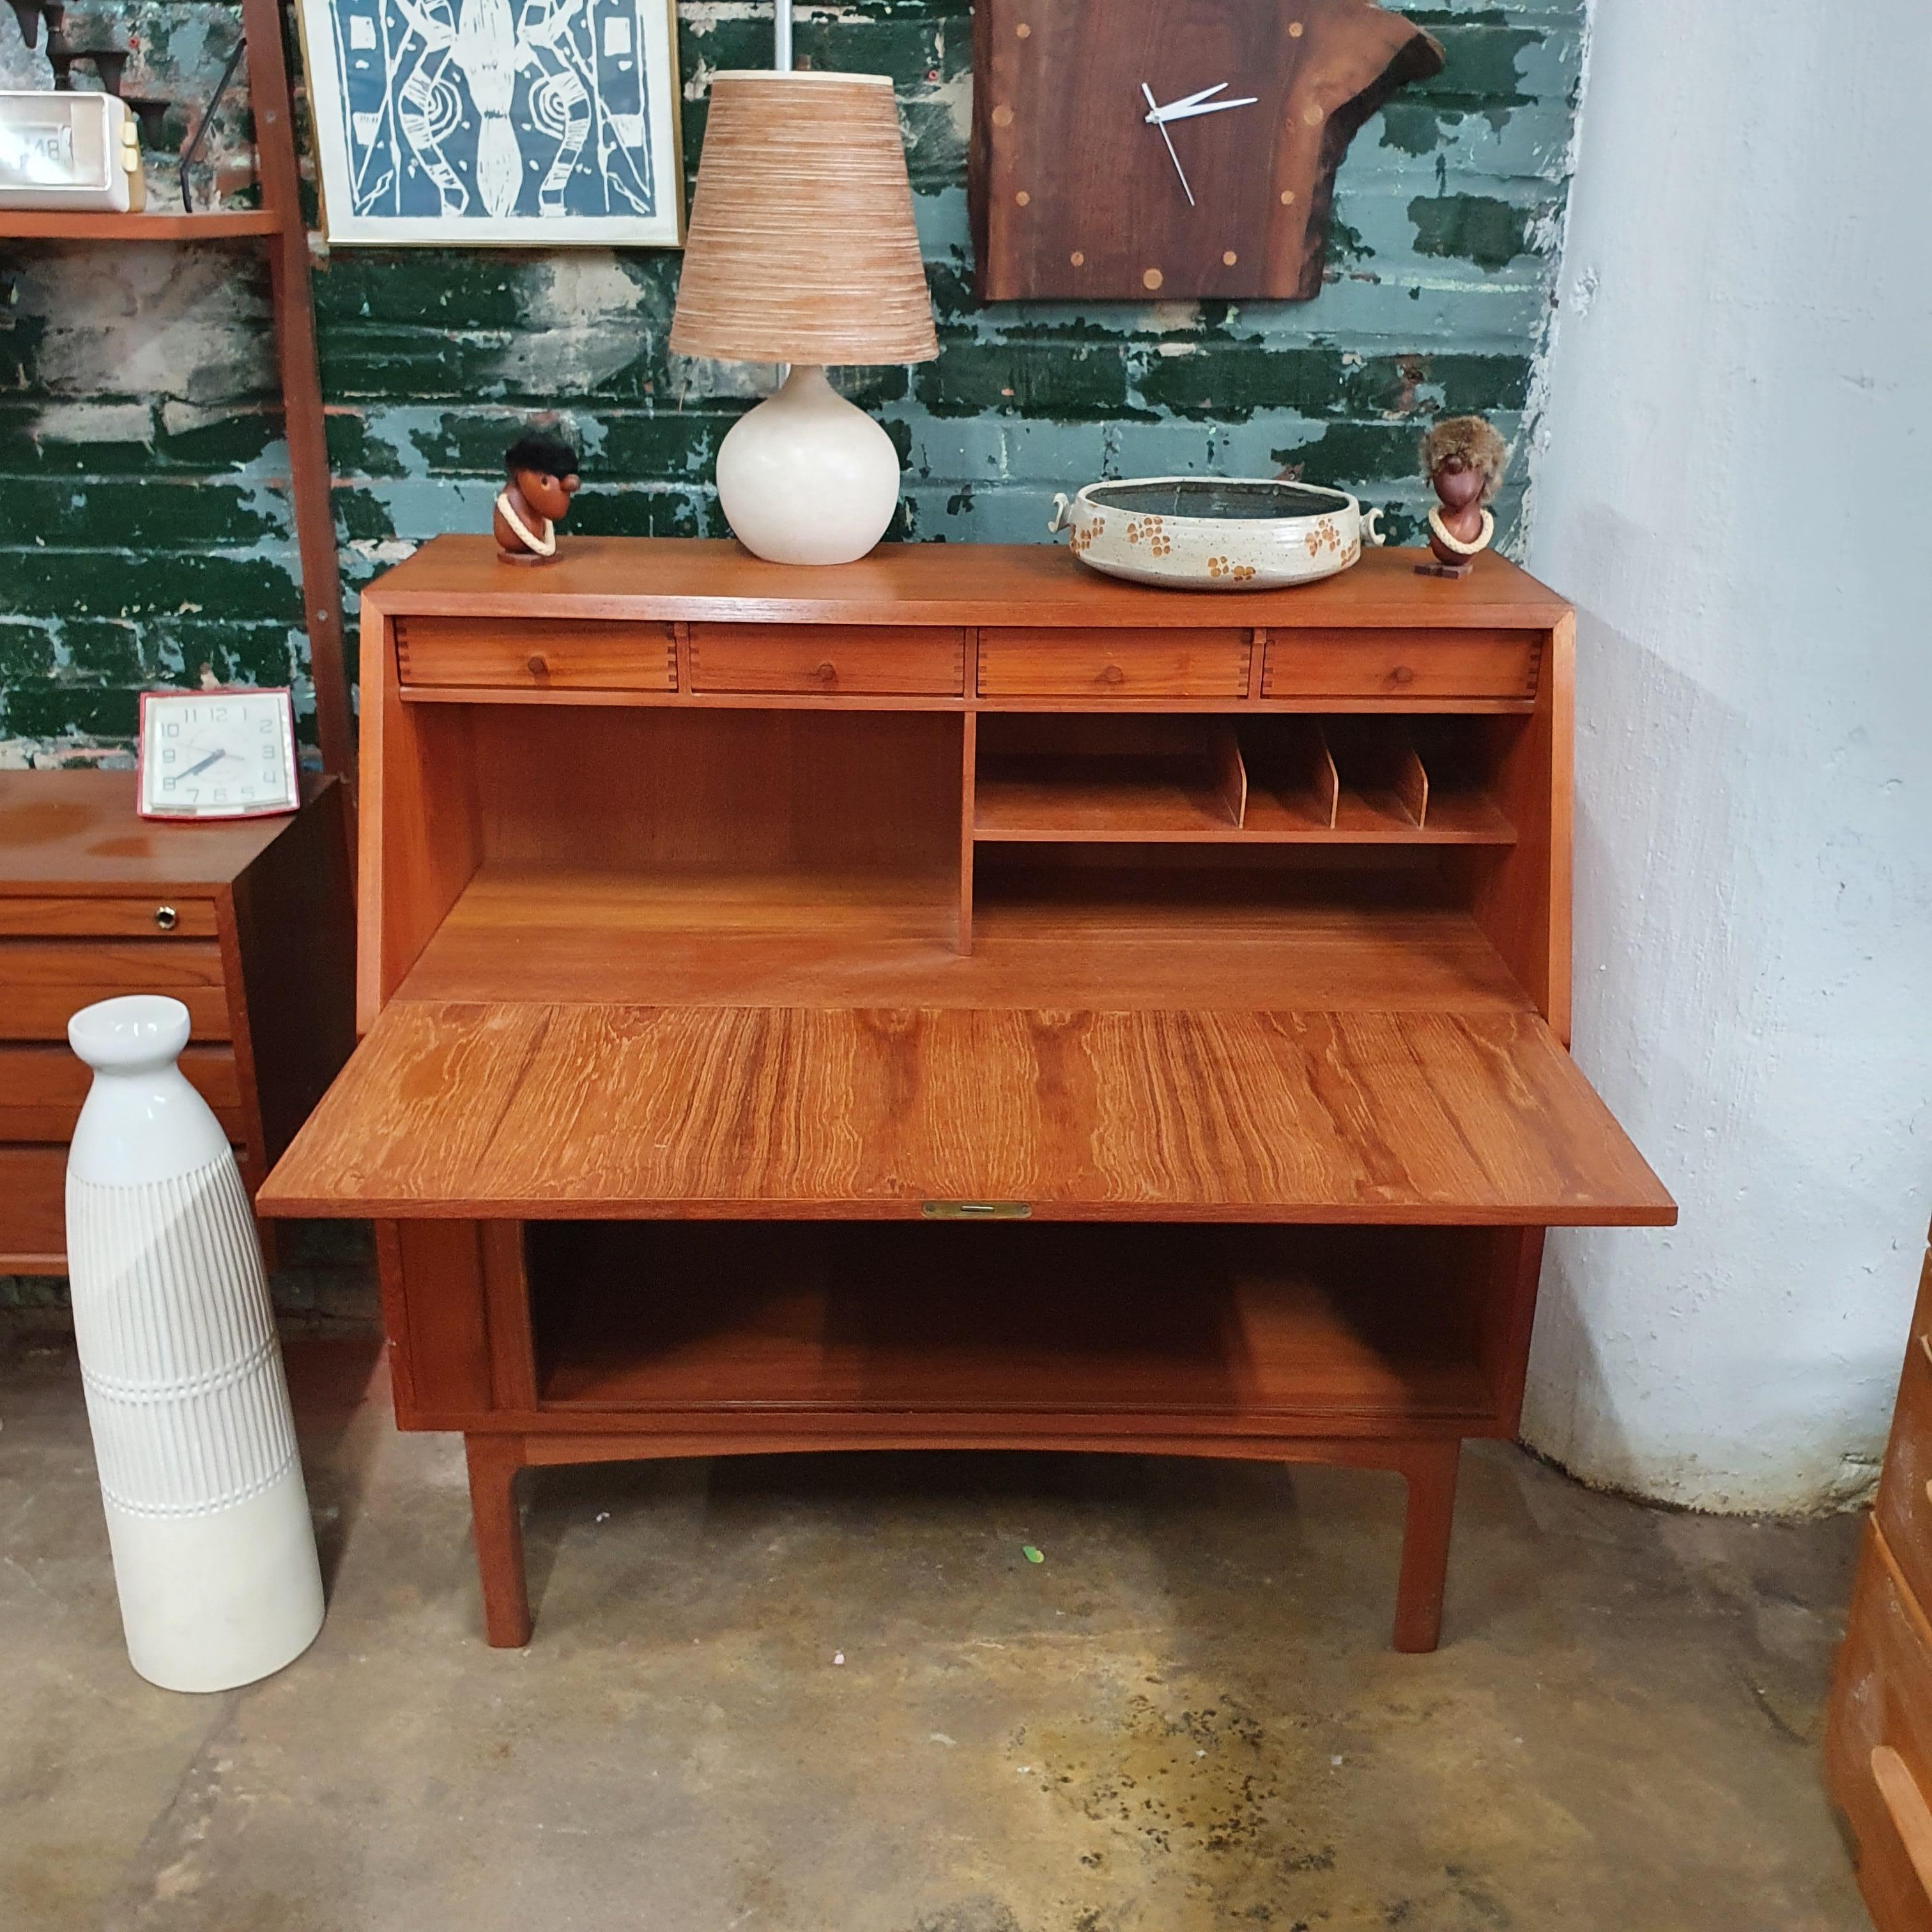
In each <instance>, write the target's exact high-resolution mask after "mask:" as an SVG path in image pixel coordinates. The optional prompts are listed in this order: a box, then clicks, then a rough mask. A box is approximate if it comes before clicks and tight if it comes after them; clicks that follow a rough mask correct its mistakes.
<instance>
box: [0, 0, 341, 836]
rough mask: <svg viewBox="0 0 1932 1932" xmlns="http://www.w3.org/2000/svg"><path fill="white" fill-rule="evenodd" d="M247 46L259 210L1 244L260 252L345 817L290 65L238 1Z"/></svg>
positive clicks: (272, 18)
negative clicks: (264, 248)
mask: <svg viewBox="0 0 1932 1932" xmlns="http://www.w3.org/2000/svg"><path fill="white" fill-rule="evenodd" d="M239 5H240V8H241V13H242V33H243V34H244V36H245V37H246V39H247V41H248V91H249V97H250V101H251V105H252V107H253V109H254V122H255V165H256V172H257V175H258V177H259V179H260V189H261V198H262V205H261V206H260V208H211V209H208V210H206V211H203V212H202V213H199V214H189V213H181V214H163V213H161V212H160V211H154V212H148V211H145V210H144V211H142V212H141V213H139V214H115V213H113V212H110V211H87V210H84V209H76V210H68V209H64V208H0V242H8V241H16V242H26V241H34V242H88V243H118V242H177V243H178V242H267V243H268V244H269V299H270V302H271V305H272V308H273V311H274V314H275V367H276V373H277V375H278V379H279V380H280V383H281V392H282V419H283V428H284V434H285V436H286V437H287V443H288V449H289V493H290V499H291V502H292V503H293V508H294V514H295V526H296V550H297V551H298V553H299V556H300V559H301V564H302V621H303V626H304V628H305V629H306V630H307V631H308V648H309V674H310V678H311V681H312V682H313V683H314V686H315V711H316V736H317V740H318V742H319V743H320V748H321V751H322V763H323V770H325V771H328V772H337V773H339V774H340V775H341V777H342V778H343V779H344V782H345V784H346V785H347V786H348V787H350V789H349V790H347V791H346V792H345V793H344V799H345V801H346V802H348V803H349V804H350V808H351V809H352V810H353V787H354V784H355V776H356V727H355V722H354V715H353V712H352V710H351V709H350V696H349V681H348V675H347V672H348V666H347V657H346V655H345V652H344V645H343V640H342V582H341V575H340V574H339V572H338V568H337V562H336V551H335V509H334V506H333V502H332V498H331V496H330V493H329V442H328V435H327V431H326V426H325V424H324V420H323V407H322V378H321V375H320V371H319V370H318V368H317V363H316V339H315V309H314V302H313V301H312V299H311V291H310V287H309V248H308V224H307V223H306V222H305V220H303V218H302V179H301V169H300V167H299V165H298V163H297V161H296V146H295V121H294V116H293V113H292V112H291V111H290V104H289V74H288V62H287V55H286V53H285V52H284V47H283V44H282V16H281V8H280V7H279V5H278V0H239Z"/></svg>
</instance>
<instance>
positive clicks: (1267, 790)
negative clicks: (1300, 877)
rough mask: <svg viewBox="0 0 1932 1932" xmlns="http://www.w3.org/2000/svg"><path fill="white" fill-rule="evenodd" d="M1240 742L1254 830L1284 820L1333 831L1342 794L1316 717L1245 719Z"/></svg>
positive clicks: (1279, 824) (1275, 827) (1275, 825)
mask: <svg viewBox="0 0 1932 1932" xmlns="http://www.w3.org/2000/svg"><path fill="white" fill-rule="evenodd" d="M1241 742H1242V748H1243V749H1244V752H1245V754H1246V757H1247V766H1248V770H1249V772H1250V782H1251V783H1252V784H1253V787H1254V800H1253V824H1254V826H1255V828H1256V830H1258V831H1264V830H1280V829H1282V827H1283V825H1284V824H1287V825H1295V826H1313V828H1315V829H1317V830H1319V831H1324V832H1332V831H1333V830H1334V828H1335V823H1336V814H1337V811H1338V809H1339V808H1340V804H1341V798H1342V785H1341V780H1340V776H1339V775H1337V772H1336V769H1335V760H1334V755H1333V754H1332V753H1331V751H1330V750H1329V748H1328V733H1326V732H1325V730H1323V729H1322V721H1321V720H1320V719H1319V718H1308V717H1281V718H1255V719H1253V720H1244V722H1243V724H1242V727H1241Z"/></svg>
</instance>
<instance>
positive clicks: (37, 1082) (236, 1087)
mask: <svg viewBox="0 0 1932 1932" xmlns="http://www.w3.org/2000/svg"><path fill="white" fill-rule="evenodd" d="M181 1071H182V1072H183V1073H185V1074H186V1075H187V1077H188V1079H190V1081H191V1082H193V1085H194V1086H195V1088H196V1090H197V1091H199V1094H200V1095H201V1097H202V1099H203V1100H205V1101H206V1102H207V1103H208V1105H209V1106H211V1107H212V1108H213V1109H214V1113H215V1118H217V1120H219V1121H220V1123H221V1125H222V1129H223V1132H224V1133H226V1135H227V1136H228V1138H229V1139H230V1140H231V1141H245V1140H246V1139H248V1134H247V1133H246V1132H245V1122H244V1121H243V1118H242V1076H241V1072H240V1070H239V1068H238V1067H236V1064H235V1054H234V1050H233V1049H232V1048H229V1047H226V1046H190V1048H189V1049H187V1052H185V1053H184V1054H183V1055H181ZM93 1078H94V1075H93V1073H92V1070H90V1069H89V1067H87V1066H86V1064H85V1063H83V1061H80V1059H78V1058H77V1057H76V1056H75V1055H74V1053H73V1052H71V1050H70V1049H68V1046H66V1045H65V1043H62V1045H60V1046H54V1045H52V1044H51V1043H49V1044H47V1045H44V1046H0V1141H65V1140H68V1139H70V1138H71V1136H72V1135H73V1133H74V1117H75V1116H76V1115H77V1114H79V1113H80V1103H82V1101H83V1100H86V1098H87V1089H88V1085H89V1082H91V1081H92V1079H93Z"/></svg>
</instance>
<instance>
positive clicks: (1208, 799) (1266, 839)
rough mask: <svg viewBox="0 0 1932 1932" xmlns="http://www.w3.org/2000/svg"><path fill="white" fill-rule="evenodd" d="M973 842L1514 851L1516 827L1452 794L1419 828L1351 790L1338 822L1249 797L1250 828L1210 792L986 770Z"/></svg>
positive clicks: (1433, 805) (1304, 807)
mask: <svg viewBox="0 0 1932 1932" xmlns="http://www.w3.org/2000/svg"><path fill="white" fill-rule="evenodd" d="M973 835H974V838H976V839H977V840H980V841H982V842H983V843H987V844H1228V845H1376V844H1388V845H1513V844H1515V843H1516V830H1515V828H1514V826H1512V825H1511V823H1510V822H1509V820H1508V819H1506V818H1505V817H1504V816H1503V815H1502V812H1501V811H1499V810H1498V809H1497V808H1496V805H1495V804H1494V803H1493V801H1491V800H1490V799H1487V798H1484V797H1483V796H1481V795H1479V794H1477V793H1448V794H1447V795H1445V796H1441V797H1439V798H1435V799H1431V800H1430V805H1429V815H1428V822H1427V824H1425V825H1418V824H1417V823H1415V820H1413V819H1412V818H1411V817H1409V814H1407V813H1406V811H1403V809H1402V808H1401V806H1400V805H1399V804H1398V803H1397V802H1396V801H1395V799H1394V796H1393V795H1392V794H1385V793H1366V794H1365V793H1361V792H1353V791H1345V792H1344V793H1343V794H1342V798H1341V802H1340V805H1339V807H1338V808H1337V812H1336V822H1335V823H1334V825H1332V826H1331V825H1330V824H1328V823H1327V822H1326V820H1325V819H1323V818H1322V816H1321V815H1320V813H1319V810H1318V808H1317V807H1316V803H1315V800H1314V798H1313V795H1312V794H1311V795H1310V796H1308V797H1307V798H1306V799H1303V798H1298V797H1295V796H1280V795H1278V794H1276V793H1269V792H1265V791H1262V790H1259V789H1256V790H1250V793H1248V808H1247V819H1246V822H1245V823H1243V824H1241V825H1238V826H1237V825H1232V824H1230V823H1229V822H1228V819H1227V814H1226V811H1225V809H1224V808H1223V806H1222V805H1221V802H1220V799H1218V798H1217V797H1215V796H1214V794H1213V793H1211V792H1209V791H1207V790H1201V789H1197V788H1193V787H1187V786H1184V785H1181V784H1165V785H1161V784H1151V783H1142V784H1135V783H1133V782H1132V781H1127V780H1116V781H1106V780H1103V779H1091V780H1082V778H1079V776H1078V775H1073V776H1070V777H1067V778H1064V779H1062V780H1058V781H1050V782H1049V781H1042V780H1040V779H1014V778H1002V777H1001V776H998V775H993V776H991V777H989V776H988V775H986V774H985V773H982V774H981V775H980V780H979V784H978V787H977V793H976V796H975V811H974V827H973Z"/></svg>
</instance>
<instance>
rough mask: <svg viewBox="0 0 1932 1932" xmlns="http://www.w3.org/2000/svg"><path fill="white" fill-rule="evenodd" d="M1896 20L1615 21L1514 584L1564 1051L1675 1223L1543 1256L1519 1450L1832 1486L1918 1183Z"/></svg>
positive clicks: (1918, 475) (1902, 71)
mask: <svg viewBox="0 0 1932 1932" xmlns="http://www.w3.org/2000/svg"><path fill="white" fill-rule="evenodd" d="M1928 74H1932V7H1927V5H1925V0H1861V4H1859V5H1857V6H1855V7H1842V6H1832V5H1820V0H1697V4H1696V5H1689V6H1687V5H1685V4H1684V0H1604V4H1603V5H1600V6H1599V7H1598V8H1597V10H1596V18H1595V40H1594V43H1593V46H1592V52H1591V56H1590V62H1589V69H1588V74H1587V80H1586V90H1585V95H1584V104H1583V119H1582V125H1581V131H1580V155H1579V157H1578V172H1577V181H1576V186H1575V188H1574V193H1573V195H1572V199H1571V216H1570V229H1569V236H1568V245H1567V248H1566V252H1565V258H1564V268H1563V277H1562V284H1561V289H1562V309H1561V312H1560V314H1559V318H1558V321H1557V326H1556V332H1555V337H1554V341H1553V348H1552V352H1551V360H1550V367H1549V371H1548V377H1547V381H1548V395H1547V411H1546V413H1545V416H1544V419H1543V423H1542V428H1541V436H1540V437H1539V440H1538V451H1537V452H1536V455H1535V499H1534V501H1535V511H1534V515H1535V523H1534V526H1533V534H1532V540H1531V543H1530V547H1529V563H1530V566H1531V568H1532V569H1534V570H1535V571H1536V573H1537V574H1538V575H1539V576H1541V577H1544V578H1545V579H1546V580H1547V581H1549V582H1550V583H1553V584H1554V585H1556V586H1557V587H1558V588H1559V589H1562V590H1563V591H1564V592H1566V593H1567V594H1568V595H1570V596H1571V597H1572V598H1574V599H1575V600H1576V602H1577V605H1578V606H1579V609H1580V616H1579V624H1578V656H1579V667H1578V680H1577V681H1578V706H1577V727H1578V745H1577V947H1576V966H1577V995H1578V997H1577V1022H1576V1048H1577V1057H1578V1058H1579V1059H1580V1061H1581V1062H1582V1064H1583V1067H1584V1069H1585V1070H1586V1072H1587V1073H1589V1075H1590V1076H1591V1077H1592V1079H1594V1080H1595V1082H1597V1084H1598V1087H1599V1088H1600V1089H1601V1091H1602V1092H1603V1094H1604V1096H1605V1097H1606V1098H1607V1100H1609V1101H1610V1104H1611V1106H1613V1108H1614V1109H1615V1110H1616V1112H1617V1114H1618V1115H1619V1118H1621V1119H1622V1121H1624V1122H1625V1124H1626V1125H1627V1126H1628V1127H1629V1129H1630V1130H1631V1133H1632V1135H1633V1136H1634V1138H1635V1139H1636V1140H1637V1144H1638V1145H1639V1146H1640V1147H1641V1148H1643V1150H1644V1151H1645V1152H1646V1154H1647V1155H1648V1156H1649V1158H1650V1160H1651V1161H1652V1163H1653V1165H1655V1166H1656V1167H1657V1169H1658V1171H1659V1172H1660V1173H1661V1174H1662V1175H1663V1176H1664V1180H1665V1181H1666V1183H1667V1185H1668V1186H1670V1188H1671V1189H1672V1190H1673V1192H1674V1193H1676V1196H1677V1198H1678V1199H1679V1202H1680V1204H1681V1205H1682V1223H1681V1225H1680V1226H1679V1228H1678V1229H1676V1230H1675V1231H1673V1232H1664V1233H1658V1232H1640V1231H1635V1230H1631V1231H1622V1230H1618V1231H1604V1232H1589V1233H1585V1234H1580V1235H1557V1236H1554V1237H1553V1238H1552V1241H1551V1247H1552V1250H1553V1253H1552V1255H1551V1257H1550V1262H1549V1264H1548V1265H1547V1268H1546V1271H1545V1280H1544V1303H1543V1308H1542V1313H1541V1316H1540V1317H1539V1319H1538V1326H1537V1334H1536V1343H1535V1352H1534V1355H1533V1357H1532V1368H1531V1388H1530V1397H1529V1407H1528V1410H1527V1413H1526V1421H1525V1424H1524V1433H1525V1435H1526V1437H1527V1438H1528V1439H1529V1441H1530V1442H1532V1443H1533V1444H1534V1445H1535V1446H1536V1447H1538V1448H1540V1449H1541V1450H1543V1451H1545V1452H1547V1454H1550V1455H1551V1456H1553V1457H1556V1459H1557V1460H1559V1461H1560V1462H1562V1463H1564V1464H1565V1466H1567V1467H1568V1468H1569V1469H1571V1470H1573V1471H1574V1472H1576V1473H1577V1475H1580V1476H1582V1477H1583V1478H1586V1480H1589V1481H1593V1482H1598V1483H1602V1484H1610V1485H1614V1486H1617V1487H1627V1488H1629V1489H1631V1490H1636V1491H1638V1492H1640V1493H1643V1494H1644V1495H1646V1496H1655V1497H1660V1498H1667V1499H1670V1500H1672V1501H1674V1502H1681V1503H1685V1504H1689V1505H1694V1506H1697V1507H1699V1508H1711V1509H1728V1510H1760V1509H1789V1508H1806V1507H1811V1506H1815V1505H1819V1504H1821V1503H1825V1502H1830V1501H1832V1500H1834V1499H1842V1498H1843V1497H1844V1496H1846V1495H1847V1494H1849V1493H1852V1492H1855V1490H1858V1488H1860V1487H1862V1485H1863V1484H1864V1482H1865V1481H1866V1480H1867V1479H1868V1478H1869V1476H1870V1465H1871V1460H1872V1459H1873V1457H1875V1456H1876V1454H1877V1453H1878V1451H1879V1448H1880V1447H1881V1445H1882V1441H1883V1436H1884V1431H1885V1424H1886V1422H1887V1420H1888V1415H1889V1413H1890V1409H1891V1399H1892V1394H1893V1391H1894V1385H1895V1383H1896V1380H1897V1373H1898V1367H1899V1362H1900V1357H1901V1355H1902V1354H1903V1349H1904V1346H1905V1343H1906V1330H1907V1322H1908V1314H1909V1309H1910V1307H1911V1302H1912V1292H1913V1287H1914V1284H1915V1281H1916V1279H1917V1277H1918V1266H1919V1259H1920V1256H1921V1254H1922V1253H1923V1252H1924V1244H1925V1235H1926V1222H1927V1211H1928V1187H1927V1183H1928V1181H1932V809H1928V798H1932V484H1928V481H1927V478H1928V475H1932V187H1928V184H1927V168H1926V164H1925V142H1924V92H1925V87H1926V81H1927V75H1928Z"/></svg>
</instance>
